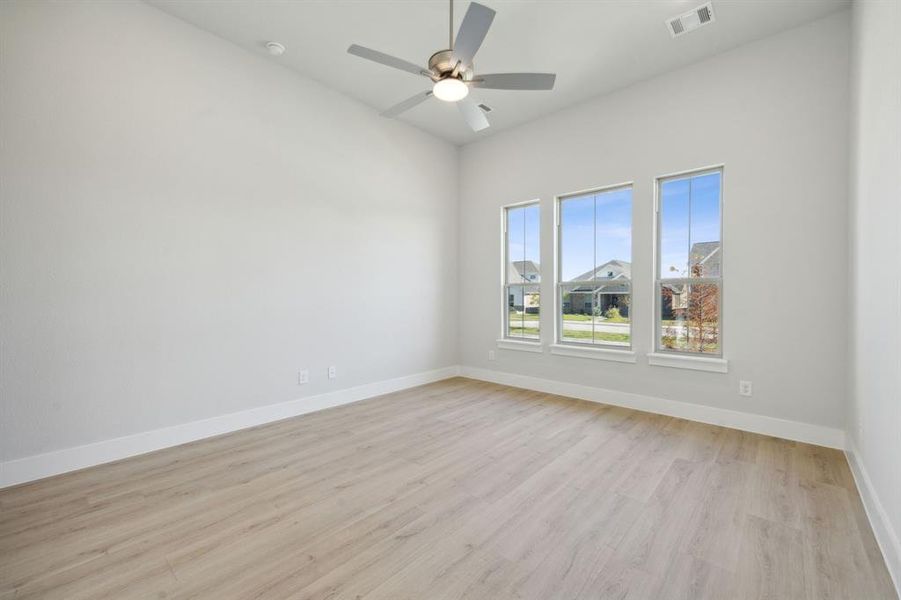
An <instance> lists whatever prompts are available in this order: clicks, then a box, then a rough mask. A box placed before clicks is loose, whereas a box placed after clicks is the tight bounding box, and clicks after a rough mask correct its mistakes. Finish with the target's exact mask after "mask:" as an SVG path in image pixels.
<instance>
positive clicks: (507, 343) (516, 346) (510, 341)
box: [497, 198, 542, 351]
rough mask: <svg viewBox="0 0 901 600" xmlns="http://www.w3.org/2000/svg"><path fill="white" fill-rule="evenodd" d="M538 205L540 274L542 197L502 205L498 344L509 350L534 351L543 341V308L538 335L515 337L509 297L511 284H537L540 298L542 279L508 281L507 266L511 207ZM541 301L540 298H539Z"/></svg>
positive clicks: (539, 266)
mask: <svg viewBox="0 0 901 600" xmlns="http://www.w3.org/2000/svg"><path fill="white" fill-rule="evenodd" d="M533 205H534V206H537V207H538V254H539V264H538V269H539V274H540V270H541V262H540V261H541V260H542V259H541V241H542V235H541V199H540V198H534V199H532V200H525V201H523V202H514V203H513V204H505V205H503V206H501V219H500V220H501V252H500V255H501V292H500V295H501V334H500V337H498V339H497V342H498V346H499V347H502V348H506V349H508V350H520V349H521V350H526V351H534V350H533V348H532V347H536V346H537V347H540V345H541V342H542V336H541V333H542V331H541V309H540V307H539V312H538V337H537V338H532V337H515V336H511V335H510V322H509V321H510V311H509V310H508V308H509V298H510V291H509V290H510V287H511V286H530V285H531V286H537V287H538V293H539V298H540V294H541V281H540V279H539V281H538V283H510V282H509V281H507V277H508V276H509V274H510V273H509V270H508V268H507V264H508V263H507V258H508V257H507V248H508V246H509V244H508V241H509V240H508V239H507V236H508V231H507V222H508V217H507V215H508V211H510V210H511V209H517V208H526V207H529V206H533ZM539 302H540V300H539Z"/></svg>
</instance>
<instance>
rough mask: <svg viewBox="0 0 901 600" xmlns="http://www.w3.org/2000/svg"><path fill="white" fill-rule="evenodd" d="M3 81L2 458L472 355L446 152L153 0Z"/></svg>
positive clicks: (55, 42) (35, 48)
mask: <svg viewBox="0 0 901 600" xmlns="http://www.w3.org/2000/svg"><path fill="white" fill-rule="evenodd" d="M0 81H2V83H0V130H2V143H0V186H2V187H0V212H2V219H0V261H2V264H0V268H2V279H3V282H2V290H0V309H2V314H3V323H2V328H3V331H2V349H0V350H2V352H0V354H2V356H0V372H2V381H0V386H2V387H0V396H2V406H0V409H2V415H0V416H2V418H0V461H8V460H13V459H19V458H23V457H30V456H33V455H36V454H38V453H44V452H48V451H55V450H63V449H67V448H70V447H74V446H78V445H81V444H89V443H92V442H99V441H104V440H109V439H111V438H117V437H118V436H127V435H130V434H136V433H139V432H146V431H149V430H155V429H158V428H165V427H169V426H175V425H180V424H184V423H189V422H193V421H196V420H200V419H206V418H210V417H216V416H218V415H224V414H228V413H234V412H237V411H244V410H249V409H254V408H257V407H261V406H264V405H270V404H274V403H279V402H283V401H289V400H295V399H297V398H301V397H306V396H312V395H317V394H322V393H325V392H329V391H333V390H337V389H343V388H350V387H352V386H359V385H362V384H366V383H369V382H376V381H382V380H389V379H392V378H398V377H403V376H406V375H410V374H415V373H421V372H424V371H429V370H433V369H438V368H442V367H447V366H449V365H455V364H456V363H457V341H456V340H457V319H456V315H457V308H456V296H455V290H456V273H457V263H456V261H457V249H456V248H457V183H456V176H455V175H456V171H457V160H458V153H457V149H456V147H454V146H453V145H451V144H449V143H445V142H443V141H439V140H437V139H435V138H433V137H431V136H429V135H427V134H425V133H423V132H421V131H419V130H416V129H414V128H411V127H409V126H407V125H404V124H401V123H398V122H392V121H388V120H386V119H382V118H380V117H378V116H377V114H376V113H375V111H374V110H372V109H370V108H368V107H365V106H363V105H362V104H359V103H357V102H354V101H352V100H350V99H348V98H347V97H346V96H343V95H341V94H339V93H337V92H334V91H331V90H329V89H327V88H325V87H323V86H321V85H319V84H317V83H314V82H312V81H309V80H305V79H303V78H301V77H299V76H298V75H297V74H295V73H292V72H290V71H288V70H286V69H285V68H283V67H281V66H279V65H278V64H277V61H275V60H273V59H272V58H270V57H268V56H263V55H261V56H254V55H252V54H251V53H248V52H247V51H246V50H244V49H241V48H239V47H238V46H236V45H233V44H231V43H229V42H226V41H224V40H222V39H220V38H217V37H215V36H213V35H210V34H208V33H205V32H203V31H201V30H200V29H197V28H195V27H193V26H191V25H188V24H186V23H184V22H182V21H179V20H177V19H175V18H173V17H171V16H169V15H167V14H165V13H163V12H161V11H159V10H157V9H156V8H153V7H150V6H148V5H146V4H144V3H141V2H137V1H119V2H52V3H51V2H44V1H33V2H32V1H12V2H2V3H0ZM435 165H447V166H448V168H446V169H436V168H435ZM329 365H335V366H336V367H337V375H338V377H337V379H335V380H332V381H330V380H328V379H327V377H326V370H327V368H328V366H329ZM303 368H306V369H308V370H309V372H310V378H311V381H310V383H309V384H307V385H305V386H299V385H298V381H297V380H298V371H299V370H300V369H303Z"/></svg>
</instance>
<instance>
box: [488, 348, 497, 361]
mask: <svg viewBox="0 0 901 600" xmlns="http://www.w3.org/2000/svg"><path fill="white" fill-rule="evenodd" d="M495 358H496V356H495V354H494V350H489V351H488V360H494V359H495Z"/></svg>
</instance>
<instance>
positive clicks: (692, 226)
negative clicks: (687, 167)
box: [654, 169, 723, 356]
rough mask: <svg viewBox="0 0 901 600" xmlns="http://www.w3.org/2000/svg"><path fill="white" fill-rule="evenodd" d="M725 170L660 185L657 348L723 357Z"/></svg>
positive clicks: (672, 179)
mask: <svg viewBox="0 0 901 600" xmlns="http://www.w3.org/2000/svg"><path fill="white" fill-rule="evenodd" d="M722 182H723V172H722V169H714V170H706V171H699V172H695V173H690V174H684V175H676V176H673V177H665V178H661V179H658V180H657V198H658V203H657V236H658V238H657V257H656V263H657V274H656V286H655V292H654V294H655V299H656V302H655V304H656V321H657V326H656V338H657V341H656V347H657V350H658V351H661V352H680V353H692V354H702V353H703V354H705V355H711V356H721V355H722V319H721V318H720V315H721V314H722V291H723V279H722V276H723V274H722V268H723V249H722Z"/></svg>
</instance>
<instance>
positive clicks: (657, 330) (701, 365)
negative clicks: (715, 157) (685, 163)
mask: <svg viewBox="0 0 901 600" xmlns="http://www.w3.org/2000/svg"><path fill="white" fill-rule="evenodd" d="M712 173H719V175H720V190H719V212H720V214H719V217H720V218H719V233H720V236H719V237H720V239H719V242H720V249H719V251H720V276H719V277H667V278H664V277H661V276H660V265H661V257H660V252H661V250H662V244H661V234H662V227H661V223H660V215H661V211H660V208H661V198H660V190H661V188H662V186H663V184H664V183H666V182H668V181H676V180H680V179H691V178H693V177H699V176H703V175H710V174H712ZM725 183H726V168H725V164H722V163H721V164H715V165H709V166H706V167H700V168H695V169H688V170H685V171H679V172H676V173H668V174H666V175H659V176H657V177H655V178H654V255H653V272H652V280H651V282H652V287H651V289H652V293H653V294H654V301H653V302H652V303H651V305H652V310H653V322H654V326H653V327H652V328H651V329H652V335H653V340H652V342H651V348H653V351H652V353H651V354H649V357H650V359H651V364H655V365H658V366H676V367H683V368H689V369H698V370H704V371H708V370H709V371H718V372H726V371H725V369H726V360H725V356H726V354H725V348H726V344H725V340H726V337H725V335H724V332H725V329H726V328H725V319H724V314H723V300H724V297H725V293H724V290H725V285H724V280H725V277H724V275H725V273H726V254H725V245H726V244H725V239H724V238H725V236H724V227H723V225H724V215H725V210H726V199H725V194H724V189H725ZM690 210H691V206H690V205H689V211H690ZM689 214H690V213H689ZM689 229H690V226H689ZM690 251H691V248H690V247H689V256H690ZM665 282H674V283H683V284H685V283H691V284H704V283H708V284H709V283H714V284H716V285H717V287H718V290H719V293H718V294H717V315H718V317H719V325H718V327H719V331H718V333H717V338H718V348H717V352H715V353H714V352H691V351H686V350H675V349H671V348H665V347H663V345H662V344H661V343H660V340H661V335H662V328H661V321H662V319H661V315H662V308H663V307H662V304H661V300H660V299H661V295H662V294H661V288H662V286H663V284H664V283H665ZM679 361H682V363H684V364H682V363H680V362H679ZM707 363H709V364H707Z"/></svg>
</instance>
